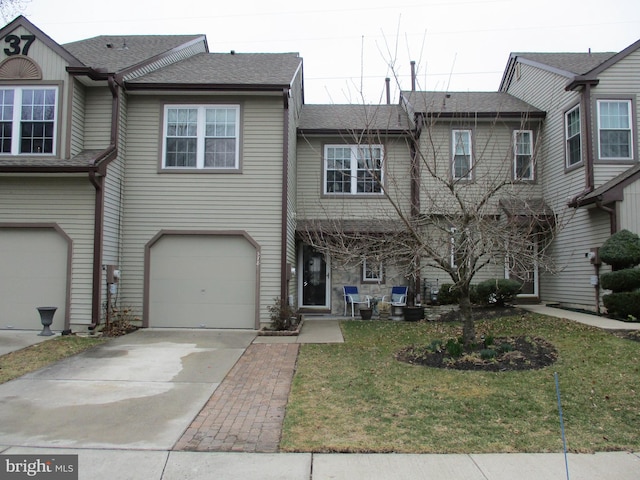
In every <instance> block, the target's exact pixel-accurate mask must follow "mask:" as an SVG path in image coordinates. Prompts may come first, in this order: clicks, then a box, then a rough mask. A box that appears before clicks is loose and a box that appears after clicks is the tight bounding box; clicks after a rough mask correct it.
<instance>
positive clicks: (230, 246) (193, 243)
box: [149, 235, 256, 328]
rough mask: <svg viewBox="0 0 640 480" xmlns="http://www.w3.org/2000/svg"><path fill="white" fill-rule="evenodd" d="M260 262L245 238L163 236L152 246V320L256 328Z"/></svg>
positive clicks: (156, 323) (153, 323)
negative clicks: (258, 266) (256, 284)
mask: <svg viewBox="0 0 640 480" xmlns="http://www.w3.org/2000/svg"><path fill="white" fill-rule="evenodd" d="M255 262H256V251H255V247H253V245H251V244H250V243H249V242H248V241H247V240H246V239H245V238H244V237H240V236H216V235H193V236H188V235H170V236H165V237H163V238H161V239H160V240H159V241H158V242H157V243H156V244H155V245H154V246H153V247H151V255H150V279H149V325H150V326H156V327H160V326H162V327H200V326H203V325H204V326H205V327H208V328H254V327H255V282H256V271H255Z"/></svg>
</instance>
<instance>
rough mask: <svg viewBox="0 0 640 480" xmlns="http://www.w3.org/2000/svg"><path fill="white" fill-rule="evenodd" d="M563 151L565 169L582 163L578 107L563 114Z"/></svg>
mask: <svg viewBox="0 0 640 480" xmlns="http://www.w3.org/2000/svg"><path fill="white" fill-rule="evenodd" d="M564 124H565V127H564V128H565V134H564V138H565V151H566V166H567V168H569V167H572V166H574V165H577V164H578V163H580V162H582V138H581V135H582V134H581V132H582V127H581V124H580V105H576V106H575V107H573V108H572V109H571V110H569V111H568V112H567V113H565V114H564Z"/></svg>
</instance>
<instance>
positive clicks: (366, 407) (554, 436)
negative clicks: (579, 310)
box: [280, 314, 640, 453]
mask: <svg viewBox="0 0 640 480" xmlns="http://www.w3.org/2000/svg"><path fill="white" fill-rule="evenodd" d="M342 329H343V334H344V337H345V343H344V344H334V345H303V346H302V347H301V350H300V355H299V358H298V364H297V372H296V375H295V377H294V380H293V385H292V391H291V395H290V399H289V404H288V406H287V413H286V417H285V422H284V431H283V436H282V441H281V445H280V446H281V449H282V450H283V451H305V452H306V451H313V452H333V451H339V452H408V453H483V452H558V451H562V439H561V435H560V424H559V417H558V408H557V398H556V392H555V382H554V372H558V374H559V379H560V387H561V391H562V402H563V413H564V420H565V429H566V437H567V447H568V448H569V450H571V451H576V452H592V451H605V450H635V451H637V450H638V449H639V448H640V436H639V435H638V425H639V424H640V407H639V401H640V398H639V394H640V375H639V373H640V372H639V370H640V343H638V342H633V341H630V340H624V339H621V338H617V337H615V336H613V335H611V334H609V333H606V332H603V331H601V330H598V329H595V328H591V327H588V326H585V325H581V324H577V323H573V322H569V321H565V320H560V319H557V318H551V317H546V316H542V315H533V314H529V315H525V316H523V317H508V318H503V319H497V320H490V321H486V322H477V329H478V331H479V332H480V333H491V334H492V335H494V336H500V335H523V334H525V335H531V336H541V337H543V338H545V339H547V340H548V341H550V342H552V343H553V344H554V345H555V346H556V348H557V349H558V352H559V359H558V361H557V362H556V363H555V364H554V365H552V366H550V367H548V368H545V369H542V370H533V371H519V372H499V373H485V372H469V371H455V370H442V369H435V368H428V367H421V366H412V365H408V364H404V363H401V362H398V361H396V360H395V359H394V353H395V352H396V351H398V350H399V349H400V348H402V347H404V346H407V345H411V344H428V343H430V342H431V340H433V339H436V338H447V337H450V336H455V335H457V334H458V332H459V331H460V327H459V325H457V324H437V323H406V322H389V321H386V322H385V321H381V322H380V321H371V322H362V321H350V322H344V323H343V324H342Z"/></svg>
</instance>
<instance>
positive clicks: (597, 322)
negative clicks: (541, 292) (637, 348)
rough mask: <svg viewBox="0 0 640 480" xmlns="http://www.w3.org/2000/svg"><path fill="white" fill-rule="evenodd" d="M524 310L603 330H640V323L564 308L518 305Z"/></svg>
mask: <svg viewBox="0 0 640 480" xmlns="http://www.w3.org/2000/svg"><path fill="white" fill-rule="evenodd" d="M518 306H519V307H520V308H522V309H524V310H528V311H530V312H533V313H541V314H543V315H548V316H550V317H558V318H566V319H567V320H572V321H574V322H579V323H584V324H585V325H591V326H592V327H598V328H602V329H603V330H640V322H622V321H620V320H613V319H611V318H607V317H600V316H598V315H591V314H589V313H582V312H573V311H571V310H565V309H563V308H554V307H547V306H545V305H518Z"/></svg>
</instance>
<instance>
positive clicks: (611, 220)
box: [596, 200, 618, 235]
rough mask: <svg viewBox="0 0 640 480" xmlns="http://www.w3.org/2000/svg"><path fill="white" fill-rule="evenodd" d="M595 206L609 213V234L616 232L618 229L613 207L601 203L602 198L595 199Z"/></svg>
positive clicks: (616, 216)
mask: <svg viewBox="0 0 640 480" xmlns="http://www.w3.org/2000/svg"><path fill="white" fill-rule="evenodd" d="M596 207H598V208H599V209H600V210H602V211H603V212H606V213H608V214H609V224H610V226H609V230H610V231H611V235H613V234H614V233H616V232H617V231H618V215H617V214H616V210H615V208H611V207H607V206H606V205H603V204H602V200H596Z"/></svg>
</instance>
